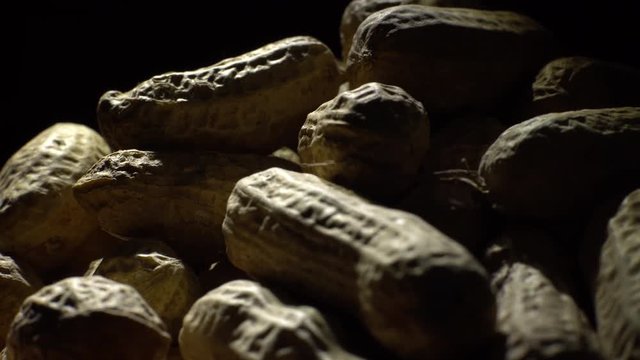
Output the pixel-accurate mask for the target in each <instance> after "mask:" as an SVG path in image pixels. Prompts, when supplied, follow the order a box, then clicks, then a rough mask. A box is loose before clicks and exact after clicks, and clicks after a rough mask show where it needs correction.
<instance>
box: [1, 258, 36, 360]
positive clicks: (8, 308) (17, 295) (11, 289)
mask: <svg viewBox="0 0 640 360" xmlns="http://www.w3.org/2000/svg"><path fill="white" fill-rule="evenodd" d="M40 287H42V282H41V281H40V279H38V277H37V276H36V275H35V274H33V272H32V271H30V270H29V269H28V268H25V267H24V265H23V264H17V263H16V261H15V260H14V259H12V258H10V257H8V256H4V255H2V254H0V294H1V295H0V347H4V345H5V339H6V337H7V332H8V331H9V326H10V325H11V321H13V317H14V316H15V315H16V313H17V312H18V309H20V304H22V301H23V300H24V299H25V298H26V297H27V296H29V295H31V294H33V293H34V292H36V291H37V290H38V289H39V288H40Z"/></svg>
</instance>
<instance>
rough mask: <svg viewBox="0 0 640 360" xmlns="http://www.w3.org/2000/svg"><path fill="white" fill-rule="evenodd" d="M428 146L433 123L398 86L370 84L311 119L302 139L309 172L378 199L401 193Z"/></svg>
mask: <svg viewBox="0 0 640 360" xmlns="http://www.w3.org/2000/svg"><path fill="white" fill-rule="evenodd" d="M428 146H429V120H428V118H427V114H426V112H425V110H424V108H423V107H422V104H420V103H419V102H418V101H416V100H415V99H414V98H412V97H411V95H409V94H407V93H406V92H405V91H404V90H402V89H401V88H399V87H397V86H391V85H385V84H380V83H367V84H364V85H362V86H360V87H358V88H357V89H353V90H350V91H345V92H343V93H340V94H339V95H337V96H336V97H335V98H334V99H332V100H330V101H327V102H326V103H324V104H322V105H320V107H318V109H316V110H315V111H313V112H312V113H310V114H309V115H308V116H307V120H306V121H305V123H304V125H303V126H302V129H300V135H299V137H298V153H299V154H300V159H301V165H302V168H303V170H304V171H305V172H308V173H311V174H314V175H317V176H319V177H321V178H323V179H325V180H329V181H331V182H334V183H337V184H340V185H343V186H345V187H347V188H349V189H353V190H355V191H357V192H360V193H363V194H366V195H367V196H368V197H371V198H375V199H385V198H392V197H395V196H397V195H398V194H401V193H403V192H404V191H405V190H406V189H407V188H408V187H409V185H410V184H411V183H412V182H413V181H414V178H415V177H416V175H417V173H418V170H419V168H420V164H421V161H422V158H423V157H424V154H425V152H426V151H427V148H428Z"/></svg>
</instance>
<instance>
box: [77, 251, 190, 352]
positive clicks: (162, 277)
mask: <svg viewBox="0 0 640 360" xmlns="http://www.w3.org/2000/svg"><path fill="white" fill-rule="evenodd" d="M158 244H161V245H160V246H159V249H158V250H159V251H160V252H157V251H155V249H154V247H155V246H154V245H153V243H149V242H146V243H145V242H142V243H140V248H138V249H131V247H130V246H125V247H124V248H123V249H121V250H120V251H117V252H116V253H115V254H114V255H113V256H109V257H105V258H102V259H98V260H95V261H94V262H93V263H91V265H90V266H89V270H88V271H87V273H86V274H85V276H95V275H100V276H103V277H105V278H107V279H111V280H113V281H117V282H119V283H122V284H127V285H130V286H132V287H133V288H134V289H136V290H137V291H138V293H140V295H141V296H142V297H143V298H144V300H145V301H146V302H147V303H148V304H149V306H151V308H152V309H153V310H154V311H155V312H156V313H157V314H158V316H160V318H161V319H162V321H163V322H164V323H165V325H166V326H167V329H168V332H169V334H171V336H172V337H173V338H174V339H175V340H177V338H178V332H179V331H180V327H181V326H182V318H183V317H184V315H185V314H186V313H187V311H189V308H190V307H191V305H192V304H193V303H194V302H195V301H196V300H197V299H198V297H199V296H200V292H201V290H200V285H199V283H198V278H197V277H196V275H195V274H194V272H193V270H191V268H190V267H189V266H187V265H185V264H184V263H183V262H182V260H180V259H178V258H176V257H172V256H167V255H165V254H163V252H164V251H163V247H166V245H164V244H162V243H160V242H158ZM127 245H129V244H127ZM163 245H164V246H163ZM131 250H133V251H131Z"/></svg>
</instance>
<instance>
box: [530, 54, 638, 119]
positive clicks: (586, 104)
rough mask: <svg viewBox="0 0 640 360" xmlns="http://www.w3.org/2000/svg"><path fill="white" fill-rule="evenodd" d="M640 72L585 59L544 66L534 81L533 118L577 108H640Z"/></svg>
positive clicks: (554, 61)
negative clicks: (639, 86) (639, 87)
mask: <svg viewBox="0 0 640 360" xmlns="http://www.w3.org/2000/svg"><path fill="white" fill-rule="evenodd" d="M638 82H640V70H638V69H634V68H631V67H628V66H625V65H621V64H616V63H611V62H606V61H601V60H597V59H592V58H587V57H564V58H559V59H555V60H553V61H551V62H549V63H548V64H547V65H545V66H544V67H543V68H542V70H540V72H539V73H538V75H537V77H536V79H535V81H534V82H533V86H532V92H533V102H532V104H531V106H532V109H531V112H532V113H533V114H534V115H539V114H546V113H550V112H563V111H570V110H580V109H599V108H612V107H623V106H640V90H639V89H638V86H637V84H638Z"/></svg>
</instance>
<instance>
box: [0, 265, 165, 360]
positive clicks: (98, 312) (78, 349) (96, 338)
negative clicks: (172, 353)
mask: <svg viewBox="0 0 640 360" xmlns="http://www.w3.org/2000/svg"><path fill="white" fill-rule="evenodd" d="M170 342H171V337H170V336H169V334H168V333H167V332H166V331H165V326H164V324H163V323H162V320H160V318H159V317H158V315H156V313H155V312H154V311H153V309H151V308H150V307H149V305H148V304H147V303H146V302H145V301H144V300H143V299H142V297H141V296H140V295H139V294H138V293H137V292H136V291H135V290H134V289H133V288H132V287H130V286H128V285H123V284H119V283H116V282H114V281H111V280H108V279H105V278H103V277H101V276H93V277H88V278H82V277H72V278H67V279H64V280H61V281H59V282H57V283H54V284H52V285H48V286H45V287H43V288H42V289H40V291H38V292H36V293H35V294H33V295H31V296H30V297H28V298H27V299H26V300H25V301H24V303H23V304H22V308H21V309H20V312H19V313H18V314H17V315H16V317H15V319H14V320H13V323H12V324H11V330H10V332H9V335H8V337H7V357H8V358H9V360H45V359H46V360H66V359H96V360H107V359H109V360H112V359H121V360H140V359H149V360H164V359H165V357H166V356H167V351H168V350H169V344H170Z"/></svg>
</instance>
